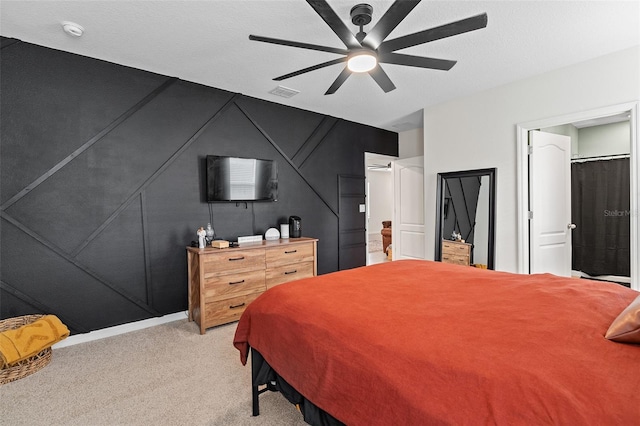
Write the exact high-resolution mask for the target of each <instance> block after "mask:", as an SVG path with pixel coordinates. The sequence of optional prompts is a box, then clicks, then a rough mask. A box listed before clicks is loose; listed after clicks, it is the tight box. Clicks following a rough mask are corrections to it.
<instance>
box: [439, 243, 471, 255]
mask: <svg viewBox="0 0 640 426" xmlns="http://www.w3.org/2000/svg"><path fill="white" fill-rule="evenodd" d="M470 248H471V245H470V244H466V243H458V242H455V241H446V240H445V241H443V242H442V253H445V252H446V253H449V254H462V255H468V254H469V249H470Z"/></svg>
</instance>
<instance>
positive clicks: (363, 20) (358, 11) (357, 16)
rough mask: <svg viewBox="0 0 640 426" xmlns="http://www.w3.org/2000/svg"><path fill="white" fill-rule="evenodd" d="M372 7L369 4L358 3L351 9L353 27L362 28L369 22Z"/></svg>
mask: <svg viewBox="0 0 640 426" xmlns="http://www.w3.org/2000/svg"><path fill="white" fill-rule="evenodd" d="M372 15H373V7H371V5H370V4H366V3H360V4H356V5H355V6H353V7H352V8H351V22H353V25H357V26H359V27H363V26H365V25H367V24H368V23H369V22H371V16H372Z"/></svg>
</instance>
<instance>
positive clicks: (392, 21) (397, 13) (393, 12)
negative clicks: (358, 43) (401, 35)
mask: <svg viewBox="0 0 640 426" xmlns="http://www.w3.org/2000/svg"><path fill="white" fill-rule="evenodd" d="M418 3H420V0H396V1H395V2H394V3H393V4H392V5H391V6H390V7H389V9H387V11H386V12H385V14H384V15H382V18H380V19H379V20H378V22H377V23H376V25H375V26H374V27H373V28H372V29H371V31H369V33H368V34H367V36H366V37H365V38H364V40H362V44H363V45H365V46H367V47H368V48H370V49H373V50H376V49H377V48H378V46H380V44H381V43H382V42H383V41H384V39H385V38H387V36H388V35H389V34H391V31H393V30H394V28H395V27H397V26H398V24H399V23H400V22H402V20H403V19H404V18H406V16H407V15H408V14H409V12H411V11H412V10H413V8H414V7H416V6H417V5H418Z"/></svg>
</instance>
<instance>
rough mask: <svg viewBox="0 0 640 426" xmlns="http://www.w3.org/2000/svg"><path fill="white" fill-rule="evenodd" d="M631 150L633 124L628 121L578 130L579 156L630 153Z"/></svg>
mask: <svg viewBox="0 0 640 426" xmlns="http://www.w3.org/2000/svg"><path fill="white" fill-rule="evenodd" d="M629 152H631V124H630V123H629V122H628V121H623V122H620V123H611V124H603V125H602V126H593V127H585V128H582V129H579V130H578V156H579V157H598V156H603V155H617V154H629ZM572 154H573V152H572Z"/></svg>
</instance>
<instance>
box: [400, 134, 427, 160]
mask: <svg viewBox="0 0 640 426" xmlns="http://www.w3.org/2000/svg"><path fill="white" fill-rule="evenodd" d="M423 153H424V129H412V130H406V131H404V132H400V133H398V158H411V157H420V156H421V155H423Z"/></svg>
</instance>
